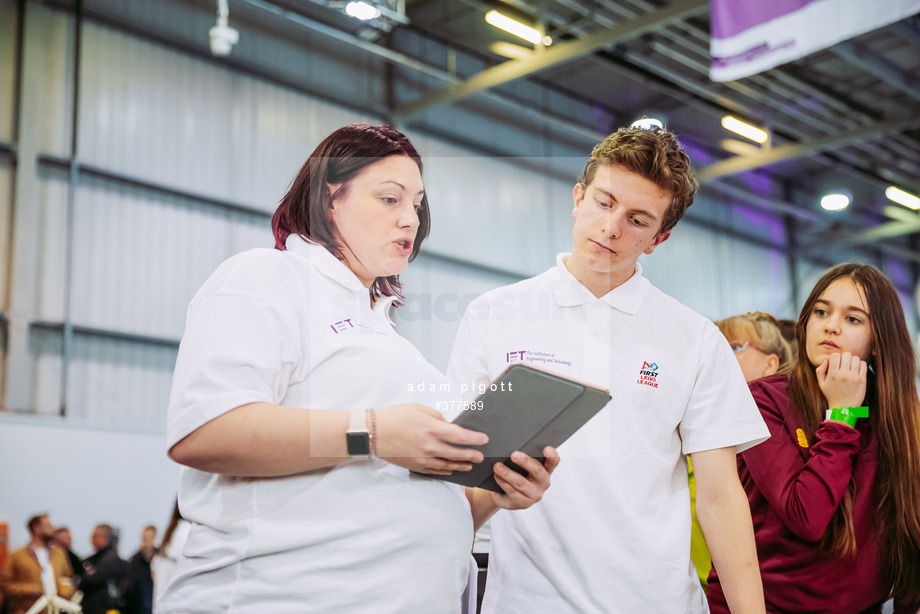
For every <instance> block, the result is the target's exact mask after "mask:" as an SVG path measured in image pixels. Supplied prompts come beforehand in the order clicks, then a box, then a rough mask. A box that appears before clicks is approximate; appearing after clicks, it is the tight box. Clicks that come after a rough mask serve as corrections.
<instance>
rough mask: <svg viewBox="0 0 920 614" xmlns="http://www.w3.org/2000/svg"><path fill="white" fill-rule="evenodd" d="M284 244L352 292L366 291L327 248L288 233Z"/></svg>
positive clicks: (356, 277)
mask: <svg viewBox="0 0 920 614" xmlns="http://www.w3.org/2000/svg"><path fill="white" fill-rule="evenodd" d="M284 246H285V247H286V248H287V250H288V251H289V252H293V253H295V254H299V255H301V256H304V257H306V258H307V259H308V260H309V261H310V262H311V263H313V265H314V266H315V267H316V268H317V269H319V271H320V273H322V274H323V275H325V276H326V277H328V278H330V279H332V280H333V281H336V282H338V283H339V284H341V285H343V286H345V287H346V288H347V289H348V290H351V291H352V292H364V293H367V292H368V289H367V288H365V287H364V284H362V283H361V280H360V279H358V276H357V275H355V274H354V272H352V270H351V269H349V268H348V267H347V266H346V265H345V263H344V262H342V261H341V260H339V259H338V258H336V257H335V256H333V255H332V252H330V251H329V250H328V249H326V248H325V247H323V246H322V245H320V244H318V243H308V242H307V241H305V240H304V239H303V238H302V237H301V236H299V235H296V234H291V235H288V238H287V240H286V241H285V242H284Z"/></svg>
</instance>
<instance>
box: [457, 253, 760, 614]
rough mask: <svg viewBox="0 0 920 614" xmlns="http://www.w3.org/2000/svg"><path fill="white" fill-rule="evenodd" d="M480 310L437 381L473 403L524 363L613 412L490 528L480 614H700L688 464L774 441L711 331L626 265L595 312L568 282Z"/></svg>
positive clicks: (528, 285) (548, 277) (535, 283)
mask: <svg viewBox="0 0 920 614" xmlns="http://www.w3.org/2000/svg"><path fill="white" fill-rule="evenodd" d="M567 257H568V254H561V255H560V256H558V257H557V265H556V266H555V267H554V268H552V269H550V270H549V271H547V272H545V273H543V274H541V275H539V276H537V277H534V278H532V279H528V280H525V281H522V282H520V283H517V284H513V285H511V286H506V287H504V288H499V289H497V290H494V291H491V292H488V293H486V294H484V295H483V296H481V297H479V298H478V299H476V300H475V301H474V302H473V303H472V304H471V305H470V307H469V309H468V310H467V313H466V314H465V316H464V319H463V321H462V323H461V325H460V330H459V332H458V335H457V341H456V344H455V346H454V349H453V354H452V356H451V361H450V367H449V369H448V375H449V376H450V377H451V379H452V380H453V381H454V382H455V384H456V385H458V386H460V385H461V384H466V388H463V389H464V390H476V389H478V386H479V384H482V383H485V382H488V381H489V380H491V379H492V378H494V377H495V376H496V375H498V374H499V373H500V372H501V371H502V370H503V369H505V368H506V367H507V366H508V364H509V363H511V362H515V361H518V360H522V361H524V362H528V363H532V364H534V365H536V366H540V367H546V368H548V369H552V370H554V371H557V372H559V373H562V374H565V375H569V376H572V377H575V378H578V379H581V380H584V381H586V382H589V383H593V384H595V385H599V386H601V387H605V388H608V389H609V390H610V394H611V395H612V397H613V399H612V400H611V402H610V403H609V404H608V405H607V407H605V408H604V409H603V410H601V412H600V413H599V414H597V415H596V416H595V417H594V418H593V419H592V420H590V421H589V422H588V423H587V424H586V425H585V426H584V427H582V428H581V429H580V430H579V431H578V432H576V433H575V435H573V436H572V437H571V438H570V439H569V440H568V441H567V442H566V443H565V444H563V445H562V446H561V447H560V448H559V453H560V455H561V456H562V462H561V463H560V465H559V467H558V468H557V469H556V471H555V473H554V474H553V479H552V486H551V487H550V488H549V490H547V492H546V495H545V496H544V497H543V500H542V501H541V502H540V503H538V504H536V505H534V506H533V507H531V508H530V509H527V510H521V511H516V512H514V513H506V512H503V511H502V512H499V513H498V514H496V515H495V516H494V517H493V518H492V553H491V555H490V559H489V576H488V581H487V582H486V594H485V599H484V601H483V612H484V613H493V612H500V613H506V612H527V613H528V614H538V613H543V612H545V613H547V614H563V613H572V614H576V613H577V614H602V613H603V614H607V613H611V612H622V613H626V614H635V613H636V612H643V613H645V612H661V613H665V614H675V613H682V612H687V613H700V612H707V611H708V607H707V605H706V600H705V596H704V594H703V592H702V590H701V588H700V585H699V581H698V579H697V576H696V571H695V570H694V569H693V566H692V563H691V561H690V496H689V491H688V487H687V464H686V461H685V455H686V454H689V453H691V452H698V451H703V450H710V449H715V448H722V447H727V446H737V449H738V451H741V450H743V449H746V448H747V447H749V446H751V445H754V444H756V443H759V442H760V441H763V440H764V439H766V438H767V437H768V436H769V432H768V431H767V428H766V426H765V425H764V422H763V420H762V419H761V417H760V412H759V411H758V410H757V407H756V405H755V404H754V401H753V399H752V397H751V394H750V392H749V391H748V387H747V385H746V383H745V381H744V376H743V375H742V374H741V369H740V367H739V366H738V361H737V360H736V359H735V357H734V355H733V354H732V351H731V348H730V347H729V345H728V343H727V342H726V341H725V338H724V337H723V336H722V335H721V333H719V330H718V329H717V328H716V327H715V325H713V324H712V322H710V321H709V320H707V319H705V318H703V317H702V316H700V315H698V314H696V313H694V312H693V311H691V310H690V309H688V308H687V307H685V306H683V305H681V304H680V303H679V302H677V301H676V300H674V299H673V298H671V297H669V296H667V295H665V294H664V293H662V292H661V291H660V290H658V289H657V288H655V287H653V286H652V285H651V284H650V283H649V282H648V281H647V280H646V279H645V278H644V277H642V268H641V267H640V266H639V265H638V264H637V265H636V272H635V274H634V275H633V276H632V277H631V278H630V279H629V280H628V281H626V282H625V283H624V284H622V285H620V286H619V287H617V288H615V289H614V290H613V291H611V292H610V293H608V294H607V295H605V296H603V297H602V298H600V299H598V298H596V297H594V295H592V294H591V293H590V292H589V291H588V290H587V289H586V288H585V287H584V286H583V285H582V284H581V283H579V282H578V281H577V280H576V279H575V278H574V277H573V276H572V274H571V273H569V271H568V270H567V269H566V268H565V266H564V264H563V261H564V259H565V258H567Z"/></svg>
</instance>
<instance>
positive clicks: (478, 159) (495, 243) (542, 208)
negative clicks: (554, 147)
mask: <svg viewBox="0 0 920 614" xmlns="http://www.w3.org/2000/svg"><path fill="white" fill-rule="evenodd" d="M413 142H414V143H416V144H417V147H418V148H419V150H420V151H421V152H424V153H423V158H424V162H425V175H424V180H425V189H426V191H427V192H428V198H429V202H430V203H431V207H432V230H431V235H430V239H429V241H430V243H427V244H426V246H427V247H428V248H429V249H431V250H432V251H436V252H438V253H443V254H447V255H450V256H454V257H456V258H460V259H463V260H469V261H470V262H475V263H479V264H483V265H486V266H492V267H497V268H501V269H507V270H511V271H516V272H520V273H521V274H535V273H538V272H540V271H542V270H544V269H545V268H547V267H548V266H550V264H551V258H550V259H549V260H548V258H547V253H548V251H551V248H550V246H551V245H552V244H553V243H555V240H554V239H552V238H551V235H555V233H556V230H555V228H552V229H551V227H550V226H551V225H552V221H551V220H552V219H553V217H552V215H551V213H550V212H551V211H552V210H554V209H557V208H558V207H559V206H560V205H559V200H560V199H562V198H564V197H563V196H562V194H565V193H566V192H570V191H571V186H564V184H563V183H562V182H560V181H558V180H554V179H552V178H549V177H546V176H544V175H540V174H538V173H536V172H534V171H531V170H527V169H526V168H523V167H522V166H521V165H520V164H516V163H515V162H514V161H509V160H508V159H504V158H491V157H483V156H476V155H473V154H471V153H469V152H465V151H463V150H461V149H459V148H457V147H452V146H450V145H446V144H444V143H439V142H437V141H435V140H434V139H430V138H425V137H413ZM548 262H549V264H548Z"/></svg>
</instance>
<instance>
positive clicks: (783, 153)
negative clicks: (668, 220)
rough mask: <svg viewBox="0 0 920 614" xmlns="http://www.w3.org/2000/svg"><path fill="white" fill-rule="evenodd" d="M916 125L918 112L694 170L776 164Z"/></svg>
mask: <svg viewBox="0 0 920 614" xmlns="http://www.w3.org/2000/svg"><path fill="white" fill-rule="evenodd" d="M916 126H920V115H912V116H910V117H904V118H897V119H892V120H889V121H885V122H880V123H876V124H872V125H869V126H863V127H860V128H856V129H855V130H850V131H848V132H842V133H838V134H833V135H830V136H826V137H823V138H819V139H815V140H812V141H806V142H804V143H796V144H794V145H782V146H780V147H773V148H771V149H767V150H764V151H763V152H762V153H758V154H754V155H751V156H737V157H734V158H729V159H727V160H722V161H721V162H716V163H715V164H711V165H710V166H707V167H706V168H703V169H701V170H700V171H699V173H698V174H697V178H698V179H699V180H700V181H701V182H705V181H712V180H713V179H716V178H718V177H724V176H726V175H735V174H737V173H741V172H743V171H748V170H751V169H755V168H760V167H763V166H768V165H770V164H776V163H777V162H781V161H783V160H795V159H798V158H806V157H808V156H813V155H815V154H819V153H821V152H824V151H828V150H830V149H834V148H839V147H848V146H850V145H852V144H853V143H855V142H858V141H861V140H863V139H871V138H878V137H881V136H883V135H884V134H886V133H889V132H899V131H902V130H910V129H912V128H915V127H916Z"/></svg>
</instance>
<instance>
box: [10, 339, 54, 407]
mask: <svg viewBox="0 0 920 614" xmlns="http://www.w3.org/2000/svg"><path fill="white" fill-rule="evenodd" d="M29 354H30V356H31V357H32V358H33V364H32V369H31V371H30V372H29V376H30V377H31V379H32V385H31V387H30V388H31V390H33V391H34V394H33V399H32V402H33V404H34V405H33V407H34V409H35V413H37V414H38V415H41V416H57V415H59V412H60V409H61V364H62V361H61V335H60V333H57V332H54V331H44V330H34V329H33V330H32V333H31V335H30V337H29ZM13 409H22V408H18V407H14V408H13ZM28 409H32V407H29V408H28Z"/></svg>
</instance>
